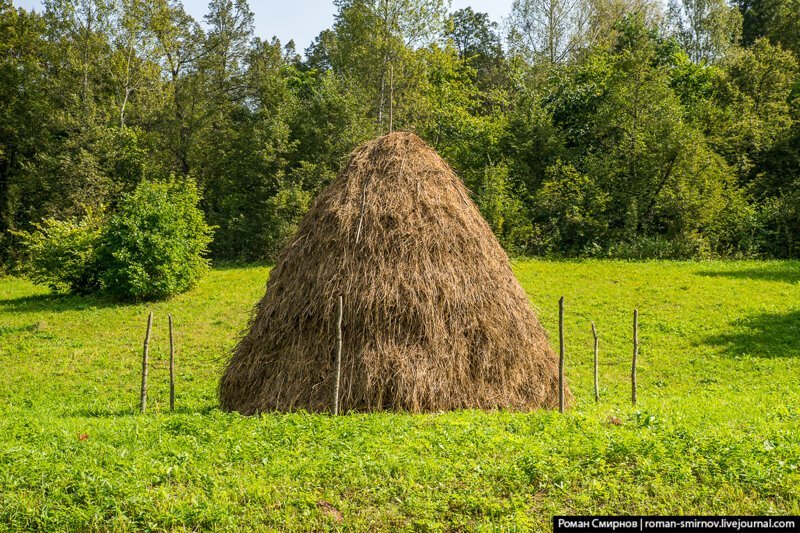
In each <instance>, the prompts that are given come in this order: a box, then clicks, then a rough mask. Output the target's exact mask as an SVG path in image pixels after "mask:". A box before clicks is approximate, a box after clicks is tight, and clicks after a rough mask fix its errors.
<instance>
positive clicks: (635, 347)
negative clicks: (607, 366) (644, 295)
mask: <svg viewBox="0 0 800 533" xmlns="http://www.w3.org/2000/svg"><path fill="white" fill-rule="evenodd" d="M638 358H639V310H638V309H634V310H633V365H632V366H631V402H632V403H633V405H636V360H637V359H638Z"/></svg>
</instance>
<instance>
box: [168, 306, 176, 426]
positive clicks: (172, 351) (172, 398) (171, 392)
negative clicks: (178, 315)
mask: <svg viewBox="0 0 800 533" xmlns="http://www.w3.org/2000/svg"><path fill="white" fill-rule="evenodd" d="M169 410H170V411H174V410H175V337H174V336H173V334H172V315H169Z"/></svg>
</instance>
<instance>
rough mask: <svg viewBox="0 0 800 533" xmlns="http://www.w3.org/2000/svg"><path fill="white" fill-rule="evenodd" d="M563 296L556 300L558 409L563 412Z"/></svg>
mask: <svg viewBox="0 0 800 533" xmlns="http://www.w3.org/2000/svg"><path fill="white" fill-rule="evenodd" d="M564 390H565V387H564V297H563V296H562V297H561V299H560V300H558V410H559V411H560V412H562V413H563V412H564V408H565V407H566V405H565V401H564Z"/></svg>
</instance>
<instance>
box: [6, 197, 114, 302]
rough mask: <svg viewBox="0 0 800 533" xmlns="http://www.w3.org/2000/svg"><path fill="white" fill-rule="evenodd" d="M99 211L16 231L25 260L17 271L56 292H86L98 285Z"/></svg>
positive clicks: (100, 226) (44, 221) (100, 217)
mask: <svg viewBox="0 0 800 533" xmlns="http://www.w3.org/2000/svg"><path fill="white" fill-rule="evenodd" d="M102 222H103V217H102V213H95V212H93V211H88V212H87V214H86V216H85V217H84V218H83V219H76V218H71V219H67V220H56V219H54V218H47V219H45V220H43V221H42V222H41V223H39V224H36V226H35V228H36V229H35V230H34V231H32V232H25V231H21V232H17V233H16V236H17V237H19V239H20V244H21V246H22V250H23V257H24V258H25V260H24V261H23V262H22V263H21V267H20V270H21V272H22V273H23V274H24V275H26V276H27V277H28V278H30V279H31V280H32V281H33V282H34V283H37V284H39V285H47V286H48V287H50V290H52V291H53V292H57V293H75V294H88V293H91V292H94V291H96V290H98V289H99V288H100V273H99V270H98V264H97V255H96V250H97V247H98V244H99V242H100V239H101V235H102Z"/></svg>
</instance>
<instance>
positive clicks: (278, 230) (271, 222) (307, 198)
mask: <svg viewBox="0 0 800 533" xmlns="http://www.w3.org/2000/svg"><path fill="white" fill-rule="evenodd" d="M312 200H313V198H312V196H311V193H309V192H307V191H304V190H303V189H301V188H300V187H297V186H288V187H284V188H282V189H281V190H279V191H278V193H277V194H276V195H275V196H273V197H271V198H270V199H268V200H267V201H266V205H265V206H264V207H265V209H264V211H265V221H264V222H265V224H264V228H265V231H264V233H263V240H262V246H263V251H262V254H263V255H261V257H262V258H263V259H266V260H268V261H274V260H275V258H276V257H277V255H278V252H280V250H281V248H283V245H284V244H286V241H287V240H288V239H290V238H291V237H292V235H294V233H295V232H296V231H297V227H298V225H299V224H300V221H301V220H302V219H303V215H305V214H306V211H308V210H309V208H310V207H311V202H312Z"/></svg>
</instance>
